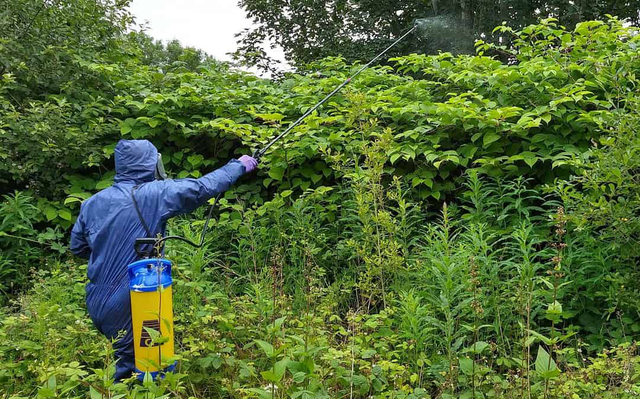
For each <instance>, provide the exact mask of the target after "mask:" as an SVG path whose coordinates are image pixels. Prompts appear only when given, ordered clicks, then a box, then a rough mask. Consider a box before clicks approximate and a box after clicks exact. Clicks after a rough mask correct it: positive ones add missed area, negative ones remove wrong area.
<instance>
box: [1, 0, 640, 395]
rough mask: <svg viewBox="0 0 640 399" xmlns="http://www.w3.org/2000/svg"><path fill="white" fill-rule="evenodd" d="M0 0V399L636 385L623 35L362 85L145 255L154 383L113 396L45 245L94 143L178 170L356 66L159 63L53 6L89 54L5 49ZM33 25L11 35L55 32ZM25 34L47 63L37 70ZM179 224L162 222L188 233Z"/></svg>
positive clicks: (183, 59) (634, 211) (68, 274)
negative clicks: (149, 258)
mask: <svg viewBox="0 0 640 399" xmlns="http://www.w3.org/2000/svg"><path fill="white" fill-rule="evenodd" d="M15 4H17V5H18V6H20V7H18V8H16V9H17V10H19V11H20V12H19V13H18V17H17V18H16V19H7V20H6V21H8V22H6V21H4V22H3V23H7V24H8V25H7V26H8V28H11V29H14V30H15V31H16V32H18V34H16V35H15V37H13V38H8V39H6V38H3V39H2V41H0V54H2V55H3V59H5V60H7V61H6V62H5V64H6V65H5V67H0V68H3V75H2V77H1V79H2V80H0V144H1V145H0V158H1V159H2V160H3V162H2V163H0V182H1V183H2V185H1V187H2V188H0V190H1V192H0V194H2V198H3V199H2V202H0V251H1V252H0V276H1V277H2V279H1V280H0V293H1V296H0V298H1V299H0V303H1V305H2V307H1V308H0V360H1V362H0V395H2V397H7V398H21V397H71V398H80V397H87V396H90V397H91V398H92V399H93V398H101V397H103V398H125V397H126V398H129V397H130V398H155V397H158V398H159V397H184V398H187V397H196V398H200V397H202V398H204V397H221V398H370V397H374V398H490V397H495V398H545V399H546V398H566V397H574V398H634V397H638V396H639V395H640V382H639V379H640V357H639V356H638V348H637V345H636V340H637V338H638V336H639V335H640V314H639V312H638V309H640V303H638V297H639V296H638V293H639V290H640V285H639V283H638V281H640V279H639V277H640V276H638V267H637V266H638V259H639V256H640V254H639V253H638V245H637V244H638V240H639V239H640V237H639V218H640V193H639V191H638V170H639V167H640V165H639V164H638V162H640V161H639V160H640V157H639V156H638V155H639V154H638V152H639V149H640V142H639V140H640V139H639V138H638V133H637V132H638V127H639V126H640V117H639V109H640V107H639V106H640V102H639V100H638V95H637V84H638V77H637V75H638V70H639V69H640V54H639V52H638V50H637V46H638V41H639V39H638V37H639V36H638V35H637V32H636V30H635V29H634V28H631V27H625V25H624V24H623V23H622V22H620V21H619V20H617V19H615V18H613V17H612V18H610V19H609V20H607V21H588V22H583V23H580V24H578V25H577V26H576V27H575V29H571V30H567V29H565V28H563V27H562V26H560V25H559V24H558V23H557V21H555V20H553V19H549V20H544V21H541V22H540V23H539V24H536V25H532V26H529V27H526V28H524V29H523V30H520V31H514V30H512V29H510V28H509V27H508V26H506V25H503V26H501V27H499V28H497V29H498V31H500V34H503V35H511V36H512V42H513V43H514V44H513V46H509V47H500V46H496V45H493V44H487V43H484V42H478V43H477V44H476V49H477V55H476V56H453V55H451V54H448V53H442V54H439V55H432V56H427V55H415V54H414V55H407V56H403V57H398V58H395V59H392V60H390V63H389V65H390V66H384V67H377V68H374V69H372V70H369V71H367V72H365V73H364V74H363V75H361V77H359V78H358V79H357V80H356V81H354V82H353V84H352V85H351V86H349V88H348V89H347V90H345V91H344V92H343V93H342V94H341V95H339V96H337V97H335V98H334V99H332V101H331V102H330V103H329V104H327V105H326V106H325V107H323V108H322V109H321V110H320V111H319V112H318V113H316V114H314V115H312V116H311V117H310V118H309V119H308V120H307V121H306V122H305V123H304V124H303V125H301V126H300V127H298V128H296V130H294V131H293V133H292V135H291V136H290V137H287V139H286V140H285V141H283V142H282V144H281V145H279V146H277V147H276V148H274V150H273V151H271V152H270V153H269V154H268V155H267V156H266V157H265V158H264V159H263V162H262V164H261V167H260V170H259V172H258V174H257V175H254V176H253V177H252V178H251V179H244V180H242V181H240V182H239V183H238V184H237V185H236V187H234V188H233V189H232V190H230V191H229V192H228V193H226V195H225V196H224V198H223V199H222V200H221V201H220V207H219V210H218V212H217V215H216V221H215V223H214V226H213V228H212V231H211V233H210V235H209V236H208V237H207V242H206V246H205V247H203V248H200V249H194V248H191V247H188V246H185V245H182V244H180V243H171V245H169V247H168V252H167V257H168V258H169V259H171V260H172V261H173V262H174V263H175V265H176V267H175V269H174V270H175V273H174V278H175V289H174V292H175V294H174V295H175V297H174V304H175V309H174V311H175V326H176V327H175V328H176V331H175V333H176V345H177V349H178V350H177V356H178V360H179V366H178V369H177V372H176V373H175V374H171V375H169V376H168V377H167V378H166V379H165V380H162V381H158V382H153V381H150V380H147V381H145V382H144V383H136V382H134V381H128V382H125V383H121V384H115V383H114V382H113V381H112V379H111V376H112V374H113V371H114V363H113V362H114V360H113V352H112V349H111V343H110V342H107V341H106V340H105V339H104V338H103V337H101V336H100V335H99V334H98V333H97V331H96V330H95V328H94V327H93V326H92V324H91V321H90V319H89V318H88V316H87V314H86V310H85V307H84V284H85V283H86V264H83V263H82V262H81V261H80V260H78V259H74V258H72V257H71V256H70V255H69V254H68V253H67V251H66V245H65V244H66V232H67V231H68V229H69V227H70V226H71V224H72V223H73V221H74V217H75V215H76V214H77V212H78V209H79V204H80V203H81V201H82V200H84V199H86V198H88V196H90V195H91V194H92V193H95V192H96V191H98V190H100V189H102V188H105V187H108V186H109V185H110V184H111V181H112V178H113V160H112V157H113V148H114V145H115V143H116V141H117V140H118V139H119V138H121V137H124V138H146V139H149V140H151V141H152V142H154V143H155V144H156V145H157V146H158V148H159V149H160V151H161V152H162V153H163V160H164V161H165V164H166V168H167V170H169V172H170V173H171V174H172V176H174V177H176V178H182V177H199V176H201V175H202V174H203V173H206V172H208V171H210V170H212V169H213V168H215V167H217V166H220V165H221V164H223V163H224V162H226V160H228V159H229V158H231V157H237V156H239V155H240V154H243V153H249V152H250V151H251V150H253V149H255V148H259V147H260V146H261V145H263V144H264V143H266V142H267V141H268V139H269V138H270V137H272V136H273V135H274V133H276V132H278V131H280V129H281V128H282V127H285V126H286V125H287V124H288V123H291V122H292V121H294V120H295V119H296V118H297V117H298V116H299V115H300V114H301V113H303V112H304V111H305V110H306V109H308V107H310V106H312V105H313V104H314V103H315V102H316V101H317V100H319V99H320V98H322V97H323V96H324V95H325V94H326V93H327V92H329V91H330V90H331V89H332V88H333V87H334V86H335V85H336V84H337V83H340V82H341V81H342V80H343V79H344V78H345V77H346V76H347V75H349V73H350V72H351V71H353V69H354V68H355V67H356V66H354V65H350V64H347V63H345V61H344V60H343V59H341V58H339V57H337V58H327V59H323V60H322V61H318V62H316V63H312V64H309V65H308V66H306V68H304V69H301V70H300V71H299V73H296V74H290V75H287V76H286V77H285V78H283V79H282V80H279V81H268V80H263V79H259V78H257V77H255V76H252V75H250V74H247V73H243V72H239V71H237V70H234V69H233V68H230V67H229V66H228V65H225V64H221V63H217V62H215V61H213V60H209V59H206V58H201V57H200V55H199V54H194V53H193V52H191V51H190V50H188V49H186V50H185V49H182V50H180V51H178V53H179V54H180V55H178V56H172V57H170V60H171V61H170V62H168V61H167V58H166V57H164V56H163V55H162V51H159V50H158V48H152V47H153V46H150V45H148V43H147V45H143V44H144V43H146V42H145V39H144V37H140V36H138V35H137V34H135V33H131V34H127V33H125V31H124V30H121V29H120V28H121V27H123V26H127V24H128V23H129V22H128V18H129V16H128V15H127V14H126V12H120V11H121V10H122V8H121V6H122V4H120V3H118V4H115V3H111V2H104V3H103V5H104V8H103V9H96V8H86V9H85V8H82V7H79V8H76V9H74V12H76V13H79V14H73V15H72V17H73V18H76V19H79V20H80V21H84V22H87V21H88V22H87V23H89V24H90V23H91V21H93V19H88V20H86V19H83V18H82V17H81V15H82V12H88V13H89V14H90V15H91V16H92V18H95V17H96V15H95V14H93V13H96V12H97V13H100V12H102V13H103V14H104V15H105V18H106V19H100V21H102V22H104V23H105V24H106V25H105V26H102V27H101V29H102V30H101V32H102V39H95V40H104V43H103V44H104V45H103V46H97V47H91V48H90V49H89V48H85V51H84V52H76V51H74V48H75V47H74V46H81V45H83V44H82V43H75V42H69V43H63V42H60V41H58V39H59V36H56V35H54V36H53V37H52V39H51V40H53V39H56V41H55V43H53V44H52V43H47V42H46V40H49V39H47V38H46V37H40V36H38V39H42V40H44V41H45V42H42V43H41V42H38V41H36V40H35V39H33V41H32V42H29V43H33V45H32V46H24V45H22V44H23V43H22V42H20V41H19V37H20V34H22V33H21V32H29V31H28V30H25V28H27V27H28V26H29V21H31V19H27V20H26V22H24V21H23V19H22V17H21V15H23V14H24V13H25V12H26V11H25V10H28V5H29V4H30V2H29V1H24V2H16V3H15ZM45 4H46V3H45ZM64 4H67V3H64ZM83 4H84V3H83ZM87 4H88V3H87ZM16 7H17V6H16ZM36 9H37V8H36ZM62 9H64V8H61V9H60V10H62ZM57 11H59V10H58V9H51V8H47V7H46V6H45V7H44V8H43V9H42V10H41V11H40V12H41V13H43V14H42V15H43V18H39V19H35V20H34V22H33V23H32V26H35V27H36V28H37V29H46V28H47V26H49V25H50V24H58V22H56V21H58V20H59V19H60V18H70V17H69V15H68V14H64V13H58V12H57ZM78 15H80V16H78ZM21 21H23V22H21ZM65 21H66V19H65ZM105 21H111V22H105ZM109 24H111V25H109ZM63 25H64V24H63ZM64 26H67V27H69V29H70V33H68V32H67V33H64V32H63V31H62V30H61V31H59V32H58V34H59V35H60V36H64V35H65V34H68V35H72V34H76V33H77V32H75V31H73V29H80V30H82V29H85V27H84V26H85V25H83V24H82V23H78V24H67V25H64ZM28 36H29V34H25V37H28ZM141 43H142V44H141ZM51 46H53V47H55V48H58V49H60V50H61V51H62V50H64V51H63V54H64V57H61V58H60V59H59V60H56V62H60V63H62V64H64V65H65V68H60V67H59V65H58V64H57V63H53V64H49V63H47V62H40V61H42V60H46V59H47V58H46V57H45V55H46V54H48V52H51V51H53V50H52V47H51ZM56 46H57V47H56ZM150 52H153V53H150ZM498 53H499V54H500V59H508V60H509V61H507V62H501V61H499V60H498V58H496V57H495V56H496V54H498ZM32 54H39V55H40V56H42V58H38V57H35V58H33V59H34V60H39V61H38V63H37V65H36V66H37V68H36V67H35V66H34V68H33V69H32V68H29V67H28V65H27V64H24V65H23V64H22V63H21V62H22V61H21V60H31V58H30V57H31V55H32ZM172 54H173V52H172ZM9 55H10V57H9ZM174 55H175V54H174ZM163 57H164V58H163ZM158 59H160V61H157V60H158ZM154 60H156V61H154ZM25 62H26V61H25ZM52 62H53V61H52ZM46 74H53V75H54V76H55V79H53V78H51V79H44V80H39V79H37V76H40V75H43V76H44V75H46ZM52 82H53V83H55V84H52ZM200 212H202V211H200ZM201 217H202V214H201V213H200V214H196V215H195V216H194V217H184V218H181V219H178V220H174V221H172V223H171V225H170V226H169V229H170V231H171V232H172V233H177V234H180V235H184V236H186V237H188V238H195V237H196V236H197V235H198V234H199V232H200V229H201V227H202V220H201V219H202V218H201Z"/></svg>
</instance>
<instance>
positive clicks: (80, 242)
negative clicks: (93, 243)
mask: <svg viewBox="0 0 640 399" xmlns="http://www.w3.org/2000/svg"><path fill="white" fill-rule="evenodd" d="M85 232H86V228H85V222H84V215H83V212H82V207H81V208H80V215H79V216H78V219H77V220H76V223H75V224H74V225H73V229H72V230H71V244H70V245H69V247H70V249H71V252H73V253H74V254H75V255H77V256H79V257H80V258H83V259H89V257H90V256H91V248H89V242H88V241H87V237H86V235H85Z"/></svg>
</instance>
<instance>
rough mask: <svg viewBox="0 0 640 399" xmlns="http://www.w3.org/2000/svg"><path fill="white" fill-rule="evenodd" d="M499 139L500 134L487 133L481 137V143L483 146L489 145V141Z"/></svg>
mask: <svg viewBox="0 0 640 399" xmlns="http://www.w3.org/2000/svg"><path fill="white" fill-rule="evenodd" d="M498 140H500V136H499V135H498V134H496V133H487V134H485V135H484V137H483V139H482V144H483V146H484V147H485V148H486V147H489V146H490V145H491V143H494V142H496V141H498Z"/></svg>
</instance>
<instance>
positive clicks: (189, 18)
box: [130, 0, 284, 61]
mask: <svg viewBox="0 0 640 399" xmlns="http://www.w3.org/2000/svg"><path fill="white" fill-rule="evenodd" d="M130 10H131V12H132V13H133V15H134V16H135V17H136V23H137V24H142V23H145V22H148V24H147V25H148V28H149V29H147V30H146V33H147V34H148V35H150V36H152V37H154V38H156V39H159V40H162V41H163V42H167V41H169V40H173V39H178V40H179V41H180V43H182V44H183V45H185V46H191V47H196V48H199V49H201V50H204V51H205V52H206V53H207V54H209V55H211V56H213V57H214V58H216V59H218V60H223V61H230V60H231V58H230V57H229V56H228V55H227V53H230V52H233V51H235V50H236V49H237V45H236V38H235V37H234V34H236V33H238V32H240V31H242V30H243V29H244V28H248V27H250V26H251V21H250V20H248V19H247V18H246V17H245V13H244V11H243V10H242V9H241V8H240V7H239V6H238V1H237V0H133V1H132V2H131V6H130ZM267 51H268V53H269V55H270V56H272V57H274V58H276V59H279V60H284V55H283V53H282V51H281V50H277V51H274V50H270V49H267Z"/></svg>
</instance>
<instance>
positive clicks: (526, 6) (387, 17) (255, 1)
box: [235, 0, 640, 71]
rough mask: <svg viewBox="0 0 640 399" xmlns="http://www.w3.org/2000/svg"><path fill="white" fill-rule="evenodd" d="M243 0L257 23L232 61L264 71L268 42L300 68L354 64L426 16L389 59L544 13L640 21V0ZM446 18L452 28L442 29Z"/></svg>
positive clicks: (454, 43) (461, 46) (455, 46)
mask: <svg viewBox="0 0 640 399" xmlns="http://www.w3.org/2000/svg"><path fill="white" fill-rule="evenodd" d="M239 4H240V6H241V7H242V8H244V10H245V11H246V13H247V16H248V17H249V18H251V19H252V20H253V22H254V27H252V28H248V29H245V30H244V31H242V32H240V33H238V35H237V36H238V44H239V49H238V51H237V52H236V53H235V58H236V59H237V60H238V61H239V62H241V63H243V64H245V65H248V66H255V67H258V68H259V69H261V70H263V71H274V70H275V69H277V66H276V64H277V62H276V61H275V60H273V59H272V58H270V57H269V56H268V55H267V53H266V51H265V48H264V44H265V43H266V42H271V43H272V46H280V47H282V49H284V53H285V57H286V59H287V61H289V62H290V63H291V64H293V65H294V66H296V67H300V66H303V65H306V64H308V63H309V62H311V61H315V60H318V59H321V58H324V57H326V56H329V55H342V56H343V57H345V58H346V59H347V61H349V62H352V61H355V60H365V59H369V58H371V57H372V56H374V55H375V54H376V53H377V52H378V51H380V50H381V49H382V48H384V47H385V46H387V45H388V44H390V43H391V42H392V41H393V40H394V39H395V38H397V37H398V36H399V35H400V34H401V33H402V32H404V31H405V30H407V29H409V28H410V27H411V25H412V23H413V21H415V20H416V19H421V18H423V19H425V26H427V27H428V28H429V29H427V31H426V32H423V34H421V35H413V37H412V38H410V39H409V40H406V41H405V42H404V43H402V44H401V45H399V46H398V47H396V48H395V49H394V51H393V53H392V54H390V56H394V55H403V54H409V53H412V52H417V53H426V54H434V53H437V52H438V51H450V52H453V53H469V52H472V51H473V41H474V38H480V37H484V38H485V40H488V41H491V40H495V41H501V40H504V39H505V38H500V37H496V38H493V39H492V37H491V32H492V30H493V28H494V27H495V26H497V25H500V24H501V23H502V22H503V21H506V22H507V23H508V25H509V26H512V27H514V28H516V29H517V28H521V27H524V26H527V25H530V24H532V23H536V22H537V21H538V19H540V18H543V17H555V18H557V19H558V20H559V21H560V23H561V24H564V25H565V26H567V27H568V28H572V27H573V26H575V24H576V23H578V22H580V21H584V20H589V19H598V18H604V17H605V14H612V15H616V16H618V17H620V18H628V19H629V20H630V21H631V22H632V23H634V24H637V23H638V22H639V20H640V15H639V11H638V10H639V8H640V0H628V1H616V0H599V1H588V0H575V1H567V0H453V1H445V0H407V1H385V0H328V1H325V0H322V1H321V0H286V1H282V0H278V1H276V0H240V2H239ZM443 18H444V19H443ZM443 21H444V22H445V23H446V24H447V25H448V27H447V28H448V29H443V26H442V25H443Z"/></svg>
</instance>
